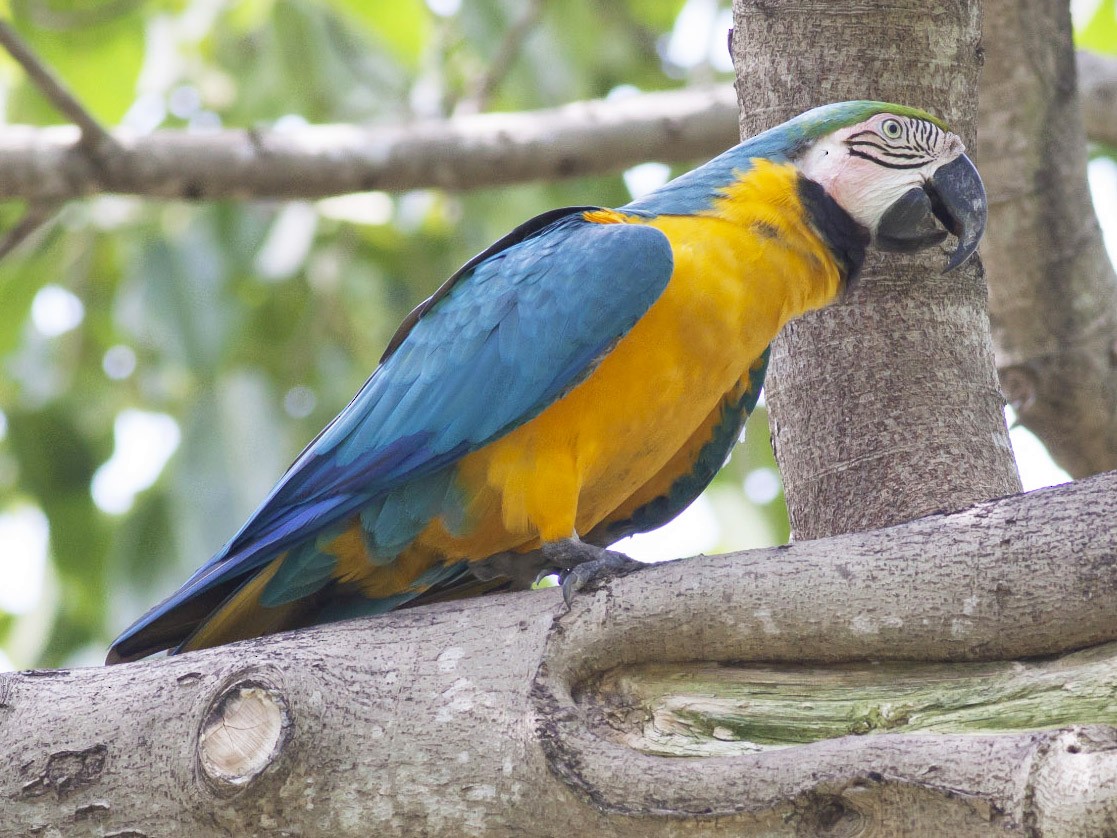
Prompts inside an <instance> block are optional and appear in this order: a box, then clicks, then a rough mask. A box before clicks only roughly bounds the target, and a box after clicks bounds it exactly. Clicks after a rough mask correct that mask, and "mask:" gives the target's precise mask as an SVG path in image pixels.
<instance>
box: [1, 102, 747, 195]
mask: <svg viewBox="0 0 1117 838" xmlns="http://www.w3.org/2000/svg"><path fill="white" fill-rule="evenodd" d="M736 120H737V117H736V106H735V104H734V96H733V89H732V87H731V86H729V85H725V86H723V87H719V88H706V89H699V90H687V91H681V92H670V93H648V94H643V95H640V96H633V97H630V98H627V99H618V100H609V101H604V100H602V101H591V102H578V103H574V104H570V105H566V106H564V107H560V108H554V109H551V110H541V111H534V112H530V113H507V114H498V113H489V114H478V115H474V116H466V117H457V118H454V119H450V120H445V121H430V122H416V123H413V124H409V125H396V126H386V127H371V128H360V127H356V126H351V125H315V126H308V127H306V128H300V129H297V130H294V131H290V132H279V131H270V130H255V131H242V130H226V131H220V132H209V133H185V132H181V131H160V132H157V133H154V134H151V135H148V136H143V137H134V136H133V137H129V136H127V135H125V134H124V133H118V134H117V135H116V137H117V139H118V141H119V145H120V150H119V151H118V152H114V153H112V154H109V155H106V156H105V157H104V158H103V165H102V166H101V167H99V168H93V167H91V166H90V165H89V162H88V161H87V160H86V159H85V157H84V156H83V155H82V154H81V152H80V150H79V149H78V148H77V147H76V140H77V137H76V133H75V131H74V130H73V129H66V128H29V127H24V126H13V127H11V128H9V129H7V130H6V131H4V132H3V133H2V134H0V198H27V199H31V200H36V201H43V200H48V201H50V200H64V199H67V198H74V197H77V196H80V195H90V194H94V193H98V192H119V193H128V194H135V195H142V196H145V197H150V198H178V199H188V200H199V199H217V198H279V199H289V198H320V197H325V196H328V195H336V194H341V193H346V192H359V191H365V190H370V189H387V190H406V189H416V188H420V187H432V186H433V187H442V188H445V189H469V188H473V187H479V186H491V185H496V184H504V183H516V182H521V181H533V180H554V179H557V178H563V177H571V176H574V175H584V174H594V173H601V172H608V171H614V170H616V169H619V168H623V167H625V166H629V165H632V164H633V163H635V162H638V161H641V160H648V159H659V160H663V161H665V162H679V161H684V160H694V159H699V158H703V157H709V156H712V155H713V154H715V153H718V152H721V151H723V150H724V149H725V148H727V147H728V146H729V145H732V144H733V143H734V142H736V139H737V127H736Z"/></svg>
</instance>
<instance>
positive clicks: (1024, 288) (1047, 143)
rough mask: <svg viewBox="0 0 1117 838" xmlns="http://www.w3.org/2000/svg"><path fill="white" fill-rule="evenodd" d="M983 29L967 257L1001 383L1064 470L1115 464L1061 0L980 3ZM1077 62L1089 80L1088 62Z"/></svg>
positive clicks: (1082, 471)
mask: <svg viewBox="0 0 1117 838" xmlns="http://www.w3.org/2000/svg"><path fill="white" fill-rule="evenodd" d="M984 33H985V40H984V43H985V58H986V63H985V72H984V74H983V76H982V84H981V111H980V127H981V154H980V160H979V166H980V168H981V171H982V174H983V176H984V177H985V180H986V185H987V188H988V192H989V197H990V204H989V210H990V211H989V230H988V234H987V235H986V237H985V241H984V242H983V243H982V248H981V253H982V258H983V259H985V263H986V266H987V267H988V270H989V291H990V293H989V310H990V316H991V318H992V322H993V338H994V341H995V343H996V347H997V365H998V367H999V369H1000V377H1001V383H1002V386H1003V388H1004V391H1005V394H1006V395H1007V396H1008V398H1009V400H1010V402H1011V403H1012V405H1013V407H1014V409H1015V411H1016V415H1017V418H1018V420H1019V421H1020V423H1021V424H1023V425H1024V426H1025V427H1027V428H1029V429H1030V430H1031V431H1033V432H1034V433H1035V434H1036V435H1037V436H1038V437H1039V438H1040V439H1041V440H1043V442H1044V443H1045V444H1046V445H1047V449H1048V450H1049V451H1050V452H1051V455H1052V457H1053V458H1054V459H1055V461H1056V462H1057V463H1059V465H1061V466H1062V467H1063V468H1065V469H1066V470H1067V471H1068V472H1069V473H1070V474H1071V475H1072V476H1075V477H1082V476H1084V475H1087V474H1096V473H1097V472H1100V471H1108V470H1111V469H1115V468H1117V276H1115V275H1114V271H1113V265H1112V264H1111V263H1110V261H1109V256H1108V254H1107V253H1106V250H1105V244H1104V242H1103V241H1102V236H1101V231H1100V229H1099V228H1098V223H1097V219H1096V217H1095V215H1094V208H1093V204H1092V203H1091V200H1090V190H1089V186H1088V184H1087V182H1086V141H1085V134H1084V129H1083V122H1082V110H1081V108H1080V106H1079V96H1078V91H1077V86H1076V83H1075V61H1074V46H1073V43H1072V39H1071V21H1070V10H1069V9H1068V6H1067V3H1066V2H1065V0H1062V1H1061V0H1024V1H1023V2H1016V0H986V3H985V26H984ZM1079 64H1080V66H1083V67H1085V68H1086V69H1087V70H1089V71H1090V72H1091V74H1092V78H1094V79H1095V80H1098V79H1101V78H1102V77H1103V72H1102V71H1101V70H1100V69H1099V68H1098V66H1097V62H1093V61H1092V60H1091V58H1090V57H1087V56H1083V57H1082V58H1081V59H1080V61H1079ZM1091 64H1093V65H1094V69H1093V70H1090V66H1091ZM1113 75H1114V76H1117V74H1113ZM1101 88H1102V85H1101V84H1100V83H1096V84H1093V85H1092V86H1091V87H1090V88H1087V95H1088V96H1091V97H1095V98H1096V97H1098V96H1099V95H1100V94H1099V90H1100V89H1101ZM1110 95H1111V97H1112V91H1111V93H1110ZM1115 103H1117V98H1111V99H1110V106H1111V109H1112V111H1113V114H1115V115H1117V107H1114V104H1115ZM1113 122H1114V118H1113V116H1112V115H1111V118H1110V120H1109V124H1110V125H1111V126H1112V124H1113ZM1096 127H1097V128H1099V130H1100V127H1101V126H1096Z"/></svg>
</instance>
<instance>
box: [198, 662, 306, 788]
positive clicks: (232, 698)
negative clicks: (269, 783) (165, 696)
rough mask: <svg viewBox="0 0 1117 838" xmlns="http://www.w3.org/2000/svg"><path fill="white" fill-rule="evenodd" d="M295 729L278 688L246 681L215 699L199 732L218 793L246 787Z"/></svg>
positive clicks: (206, 769)
mask: <svg viewBox="0 0 1117 838" xmlns="http://www.w3.org/2000/svg"><path fill="white" fill-rule="evenodd" d="M290 728H291V716H290V713H289V712H288V710H287V703H286V702H285V701H284V699H283V696H282V694H281V693H280V691H279V690H278V689H276V688H275V687H272V686H269V685H267V684H264V683H262V682H260V681H255V680H242V681H238V682H236V683H233V684H231V685H229V686H227V687H225V688H224V689H222V690H221V691H220V692H219V693H218V694H217V696H216V697H215V698H214V699H213V701H212V702H211V703H210V706H209V709H208V710H207V711H206V713H205V715H204V717H203V721H202V726H201V729H200V730H199V732H198V764H199V766H200V767H201V770H202V775H203V776H204V777H205V779H206V780H207V781H208V782H209V784H210V786H211V787H212V788H213V789H214V791H216V792H217V793H218V794H225V795H227V794H230V793H235V792H239V791H241V790H242V789H244V788H246V787H247V786H248V785H249V784H250V783H251V782H252V781H253V780H255V779H256V778H257V777H259V776H260V775H261V774H263V773H264V771H265V770H266V769H267V768H268V766H269V765H271V764H272V763H273V762H274V761H275V759H276V757H278V756H279V753H280V752H281V751H282V749H283V745H284V743H285V742H286V740H287V736H288V733H289V731H290Z"/></svg>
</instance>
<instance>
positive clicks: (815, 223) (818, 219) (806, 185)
mask: <svg viewBox="0 0 1117 838" xmlns="http://www.w3.org/2000/svg"><path fill="white" fill-rule="evenodd" d="M799 200H800V201H802V202H803V207H804V208H805V209H806V211H807V218H808V219H809V220H810V223H811V226H812V227H813V228H814V229H815V232H817V233H818V234H819V236H821V237H822V240H823V241H824V242H825V243H826V246H827V247H828V248H829V249H830V252H831V253H832V254H833V256H834V260H835V261H836V262H837V263H838V270H839V271H840V272H841V275H842V283H843V285H844V290H845V291H848V290H849V289H850V288H852V287H853V286H854V284H856V282H857V275H858V274H859V273H860V272H861V265H862V264H864V262H865V248H867V247H868V246H869V241H870V236H869V231H868V230H867V229H866V228H865V227H862V226H861V225H860V224H858V223H857V222H856V221H854V220H853V217H852V216H851V215H850V214H849V213H848V212H846V211H845V210H844V209H842V208H841V206H840V205H839V204H838V202H837V201H835V200H834V199H833V198H831V197H830V196H829V195H828V194H826V190H825V189H823V188H822V187H821V186H819V185H818V184H817V183H815V182H814V181H813V180H811V179H810V178H805V177H803V176H802V175H800V176H799Z"/></svg>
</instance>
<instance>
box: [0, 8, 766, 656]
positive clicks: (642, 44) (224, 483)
mask: <svg viewBox="0 0 1117 838" xmlns="http://www.w3.org/2000/svg"><path fill="white" fill-rule="evenodd" d="M683 6H684V4H683V2H682V0H655V1H654V2H637V0H630V2H625V3H614V4H605V5H602V4H598V3H594V2H592V0H564V2H562V3H544V2H533V3H523V2H513V0H505V1H503V2H502V0H467V1H466V2H465V3H463V4H461V6H460V7H459V6H458V4H457V3H456V2H454V0H429V2H427V3H424V2H422V0H396V2H392V3H367V2H364V0H243V2H235V3H231V2H220V0H146V2H145V1H144V0H115V2H104V1H103V0H45V1H44V0H11V2H10V4H9V8H8V11H9V12H10V15H11V17H12V19H13V20H14V22H15V24H16V25H17V27H18V29H19V31H20V32H21V33H22V34H23V35H24V37H25V38H27V39H28V41H29V42H30V43H31V44H32V45H33V46H34V47H35V49H36V50H37V51H38V52H39V54H40V55H41V56H42V57H43V58H44V59H46V60H47V61H48V62H49V63H50V64H51V66H52V67H54V68H55V69H56V71H57V72H58V73H59V74H60V75H61V76H62V77H64V78H65V79H66V81H67V82H68V83H69V84H70V85H71V86H72V87H73V89H74V90H75V91H76V92H77V93H78V95H79V96H80V98H81V99H82V101H83V102H84V103H85V104H86V105H87V107H89V108H90V109H91V110H92V111H93V113H94V114H95V115H96V116H97V117H98V118H100V119H101V120H102V121H103V122H104V123H106V124H110V125H115V124H123V125H125V126H128V127H130V128H132V129H134V130H136V131H150V130H154V129H157V128H162V127H186V128H190V129H192V130H197V131H205V130H211V129H213V128H214V127H217V126H253V125H258V124H261V123H264V124H271V123H284V124H291V125H297V124H298V123H299V122H300V121H302V120H305V121H308V122H400V121H406V120H408V119H412V118H415V117H429V116H438V115H449V114H452V113H453V112H455V110H458V109H462V110H475V109H477V108H485V109H495V110H522V109H531V108H537V107H544V106H548V105H555V104H560V103H562V102H566V101H570V100H573V99H580V98H594V97H602V96H606V95H609V94H610V93H615V92H616V90H617V88H618V87H620V86H622V85H631V86H636V87H639V88H641V89H646V90H647V89H657V88H670V87H677V86H680V85H684V84H686V83H688V82H691V81H696V80H697V81H708V80H711V79H714V78H723V79H725V80H726V82H727V83H728V82H729V81H730V80H731V72H730V67H729V59H728V55H727V53H726V51H725V40H724V28H725V27H727V26H728V3H727V2H721V3H719V2H717V0H692V2H691V3H689V4H688V5H687V8H686V11H685V12H684V9H683ZM680 13H683V18H685V19H681V18H680ZM524 15H529V16H534V18H528V19H534V20H535V22H534V23H533V24H532V25H531V26H527V27H520V28H521V29H522V30H525V31H526V32H527V35H526V38H524V40H523V42H522V43H521V44H518V45H517V44H516V43H515V42H514V41H509V38H510V37H513V36H510V35H509V33H510V32H512V31H514V30H515V29H517V23H518V22H519V21H521V19H522V18H523V16H524ZM680 25H681V26H684V27H686V31H687V32H689V33H690V34H691V36H692V37H689V38H688V39H686V41H684V42H680V41H679V38H678V36H677V35H676V38H675V40H674V41H672V33H673V32H676V31H677V29H678V27H679V26H680ZM695 33H697V35H698V39H697V42H696V41H695V38H694V37H693V35H694V34H695ZM719 33H720V34H719ZM696 43H697V47H696V46H695V44H696ZM502 50H505V51H510V53H511V54H512V55H514V58H513V60H512V61H511V62H510V63H509V64H508V65H507V68H506V72H500V70H499V68H498V69H497V70H496V71H493V70H491V68H490V58H491V57H492V56H494V55H496V54H498V53H500V52H501V51H502ZM711 62H716V66H715V64H714V63H711ZM494 73H495V75H494ZM0 84H2V89H3V94H4V95H3V99H4V103H5V107H6V120H7V121H8V122H9V123H31V124H39V125H43V124H51V123H54V122H59V121H61V120H60V117H59V116H58V115H57V114H56V113H55V112H54V110H53V109H52V108H51V107H50V105H49V104H48V103H47V102H46V101H45V100H44V99H43V98H42V97H41V96H40V95H39V94H38V92H37V91H36V90H35V89H34V88H33V87H32V86H31V85H29V84H28V83H27V81H26V80H25V79H24V78H23V76H22V74H21V72H20V71H19V69H18V68H17V67H16V65H15V64H14V63H13V62H11V61H10V60H7V58H6V57H4V58H2V59H0ZM486 88H492V95H491V97H485V96H484V95H483V94H482V95H480V96H479V95H478V91H482V90H484V89H486ZM485 98H488V101H483V99H485ZM643 176H644V178H645V179H647V178H649V177H650V178H651V179H652V180H653V181H654V180H655V179H656V178H662V177H665V176H666V172H665V171H664V172H661V171H659V170H656V169H652V170H650V171H649V170H647V169H645V170H644V171H643ZM631 178H632V176H630V179H631ZM630 197H631V196H630V191H629V189H628V188H627V187H626V185H625V179H624V178H623V177H622V176H620V175H617V176H614V177H608V178H586V179H581V180H572V181H568V182H564V183H557V184H554V183H552V184H533V185H525V186H520V187H515V188H502V189H500V190H478V191H475V192H471V193H468V194H444V193H440V192H435V191H422V192H413V193H409V194H403V195H391V196H388V195H384V194H369V195H362V196H350V197H348V198H345V199H341V200H332V201H323V202H318V203H312V204H288V205H281V204H274V203H244V204H197V205H191V204H184V203H164V204H159V203H145V202H141V201H138V200H135V199H131V198H123V197H118V196H107V197H98V198H94V199H91V200H88V201H83V202H76V203H74V204H71V205H69V206H67V207H65V208H64V210H63V211H62V212H61V214H60V215H59V217H58V219H57V221H56V222H55V223H53V224H51V225H50V226H49V227H48V228H47V229H45V230H44V231H42V232H41V233H40V234H39V235H38V236H37V237H36V238H35V239H34V240H32V241H30V242H28V243H26V244H25V245H23V246H22V247H21V248H20V249H19V250H17V251H16V252H15V253H14V254H12V255H11V256H9V257H8V258H6V259H4V260H2V261H0V649H3V650H4V651H5V652H6V654H7V657H8V660H9V662H10V664H9V665H15V666H17V667H23V666H30V665H43V666H56V665H62V664H73V663H94V662H98V661H99V660H100V658H101V656H102V654H103V649H104V647H105V645H106V643H107V641H108V640H109V639H111V637H112V636H113V635H114V634H115V632H116V631H118V630H119V629H121V628H122V627H123V626H124V625H126V624H127V623H128V622H130V620H131V619H133V618H134V617H136V616H137V615H138V614H139V613H140V612H141V611H142V610H143V609H144V608H146V607H147V606H148V605H150V604H152V603H153V602H154V601H155V600H156V599H157V598H159V597H161V596H163V595H165V594H166V593H168V592H170V590H172V589H173V588H174V587H175V586H177V584H178V583H179V582H181V581H182V579H183V578H184V577H185V576H186V575H187V574H188V573H189V571H190V570H192V569H193V568H194V567H196V566H197V565H198V564H200V563H201V562H202V561H203V560H204V559H205V558H207V557H208V556H209V555H210V554H211V553H212V552H214V551H215V550H216V549H217V548H218V547H219V546H220V545H221V544H222V543H223V542H224V541H225V540H226V539H227V538H229V537H230V536H231V535H232V533H233V532H235V530H236V528H237V527H238V526H239V525H240V523H241V522H242V521H243V519H244V517H245V516H246V515H247V514H248V513H250V512H251V510H252V509H253V508H254V506H255V505H256V504H257V503H258V502H259V501H260V500H261V499H262V497H263V496H264V494H265V493H266V491H267V490H268V488H270V486H271V484H272V483H273V481H274V480H275V479H276V478H277V477H278V476H279V475H280V474H281V473H282V471H283V469H284V468H285V467H286V465H287V464H288V463H289V462H290V461H291V460H292V459H293V457H294V456H295V455H296V454H297V453H298V451H299V449H300V448H301V446H302V445H303V444H305V443H306V442H307V441H308V440H309V439H310V438H311V437H313V435H314V434H315V432H316V431H317V430H318V429H319V428H320V427H321V426H322V425H323V424H325V423H326V422H327V421H328V420H329V419H330V418H332V416H333V415H334V414H335V413H336V412H337V411H338V410H339V409H340V408H341V407H343V406H344V404H345V403H346V402H347V401H348V399H349V398H350V396H351V395H352V394H353V393H354V392H355V391H356V389H357V388H358V387H359V386H360V385H361V383H362V382H363V381H364V379H365V377H366V376H367V375H368V373H369V372H370V371H371V369H372V368H373V367H374V365H375V362H376V359H377V358H378V356H379V353H380V351H381V350H382V348H383V346H384V344H385V343H386V341H387V339H388V337H389V335H390V334H391V333H392V331H393V330H394V328H395V325H396V324H397V323H398V321H399V320H400V319H401V318H402V317H403V315H404V314H405V313H406V312H407V311H408V310H409V309H410V308H411V307H412V306H414V305H415V304H417V303H418V302H419V301H420V300H421V299H422V298H423V297H424V296H425V295H426V294H428V293H430V292H431V291H432V290H433V289H434V288H435V287H437V285H438V284H439V283H440V282H441V281H442V279H444V278H445V277H446V276H447V275H449V274H450V273H451V272H452V271H453V270H454V269H455V268H456V267H457V266H458V265H459V264H460V263H461V262H463V261H464V260H466V259H467V258H468V257H469V256H470V255H472V254H473V253H474V252H476V251H478V250H480V249H482V248H483V247H484V246H486V245H487V244H488V243H489V242H491V241H492V240H494V239H495V238H497V237H499V236H500V235H502V234H503V233H504V232H506V231H507V230H508V229H509V228H511V227H513V226H515V225H516V224H518V223H519V222H521V221H523V220H524V219H526V218H528V217H530V216H532V215H534V214H536V213H538V212H541V211H543V210H545V209H549V208H551V207H555V206H562V205H566V204H579V203H601V204H604V205H616V204H621V203H624V202H626V201H627V200H629V199H630ZM21 209H22V208H21V207H20V206H16V205H8V206H4V207H2V208H0V225H2V226H4V227H6V226H9V225H11V224H12V223H14V221H15V220H16V219H17V218H18V216H19V212H20V211H21ZM752 428H753V431H754V432H753V434H752V435H751V436H750V438H749V441H748V442H747V443H746V445H745V447H744V448H743V449H742V451H741V453H740V454H739V455H738V456H736V457H735V458H734V461H733V463H732V466H731V468H730V469H728V470H727V471H726V472H725V473H724V474H723V475H722V476H720V477H719V478H718V483H717V485H716V486H715V487H714V489H713V492H712V498H713V502H712V503H711V504H710V505H708V506H706V507H704V509H705V510H706V512H705V513H704V514H698V515H697V517H695V516H692V521H693V523H692V527H691V529H692V530H693V529H694V528H695V527H697V528H698V529H699V530H701V531H702V532H701V533H700V535H701V539H702V540H704V546H705V547H706V549H708V550H716V549H727V548H731V547H739V546H744V545H753V544H764V543H771V542H779V541H783V540H784V539H785V538H786V534H787V530H786V521H785V519H784V513H783V504H782V500H781V499H780V497H779V496H778V483H776V482H775V478H774V474H775V473H774V470H773V469H774V464H773V463H772V461H771V454H770V451H769V446H768V443H767V422H766V420H765V417H764V416H762V415H761V416H758V417H756V418H755V419H754V421H753V423H752ZM168 455H169V459H167V456H168ZM164 461H165V464H164ZM757 469H763V470H762V471H760V472H759V473H758V476H757V475H754V477H753V478H752V484H750V485H751V486H752V488H753V490H754V491H753V493H754V495H757V496H758V497H760V498H761V499H763V500H766V502H764V503H762V504H760V505H759V506H755V505H748V502H747V501H746V500H745V496H744V494H743V491H742V487H743V484H744V481H745V479H746V478H747V477H748V475H749V474H750V473H754V472H756V471H757ZM95 498H96V499H95ZM711 508H712V509H715V510H716V511H717V515H718V518H720V520H721V521H722V522H723V523H722V524H720V525H719V524H718V521H717V519H715V518H714V517H713V516H712V515H711V514H710V513H709V509H711ZM40 511H41V513H40ZM42 516H45V522H46V524H47V528H48V529H49V549H48V550H45V551H44V550H42V545H41V544H38V543H36V541H35V539H34V538H28V537H27V532H36V531H38V532H42V531H43V530H44V527H43V526H42V523H43V518H42ZM17 523H18V524H19V525H20V526H16V524H17ZM5 534H6V536H5ZM17 536H18V537H17ZM665 546H666V547H667V549H669V545H665ZM44 552H45V553H46V555H47V556H49V558H48V559H47V561H46V563H45V566H43V567H41V568H40V564H41V563H40V561H39V559H38V556H39V555H40V554H41V553H44ZM5 586H6V587H7V588H8V591H7V596H5V594H4V592H3V589H4V587H5ZM5 609H6V610H5ZM2 663H3V661H2V659H0V664H2Z"/></svg>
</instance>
